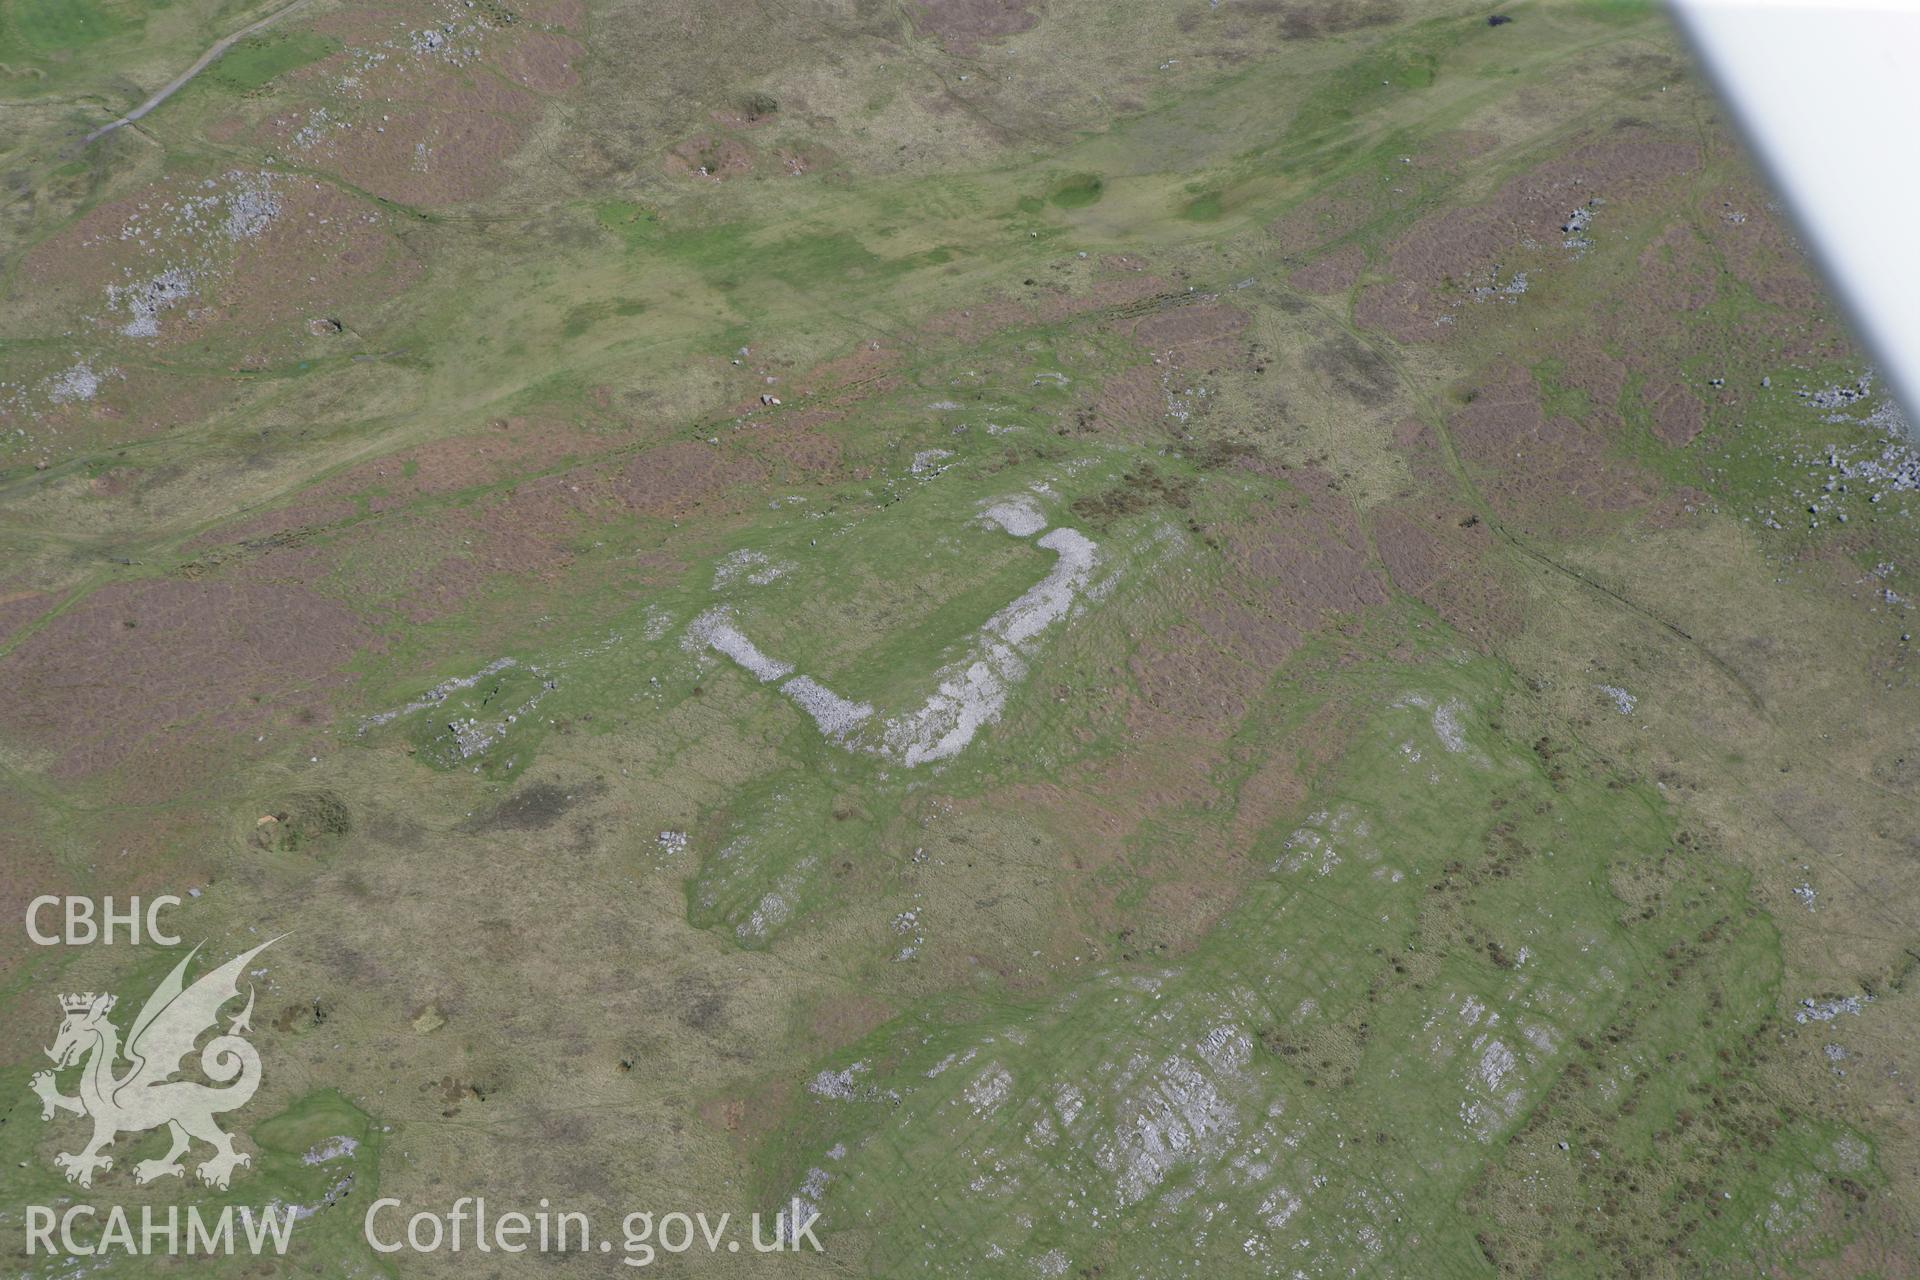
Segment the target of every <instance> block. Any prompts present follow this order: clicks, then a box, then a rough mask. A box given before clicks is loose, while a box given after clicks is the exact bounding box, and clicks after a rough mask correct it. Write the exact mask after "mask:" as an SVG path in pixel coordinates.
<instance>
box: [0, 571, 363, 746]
mask: <svg viewBox="0 0 1920 1280" xmlns="http://www.w3.org/2000/svg"><path fill="white" fill-rule="evenodd" d="M371 639H372V637H371V636H370V634H369V633H368V631H367V628H366V626H365V625H364V624H363V623H362V622H361V621H360V620H359V619H358V618H357V617H356V616H354V614H353V613H352V611H350V610H349V609H347V608H346V606H344V605H342V604H340V603H338V602H336V601H332V600H328V599H326V598H324V597H322V596H320V595H318V594H316V593H314V592H313V591H310V590H308V589H306V588H304V587H300V586H294V585H287V584H285V583H278V582H238V581H227V582H181V581H171V580H162V581H146V582H131V583H115V584H112V585H110V586H106V587H102V588H101V589H100V590H98V591H96V592H94V593H93V594H92V595H90V596H88V597H87V598H86V599H85V600H83V601H81V602H80V603H79V604H77V605H75V606H74V607H73V608H71V609H69V610H67V611H66V612H65V613H63V614H61V615H60V616H59V617H57V618H55V619H53V620H52V621H51V622H49V623H48V624H47V625H46V626H45V627H44V628H42V629H41V630H40V631H38V632H36V633H35V634H33V635H32V636H30V637H28V638H27V639H26V640H25V641H23V642H22V643H21V644H20V645H19V647H18V648H16V649H14V650H13V651H12V652H11V653H9V654H7V655H6V656H5V657H4V658H0V725H4V726H5V728H6V730H7V731H8V732H10V733H15V734H18V735H20V736H21V737H22V738H24V739H25V740H27V741H28V742H30V743H32V744H34V745H35V746H39V747H42V748H45V749H47V750H50V751H53V752H55V753H56V754H57V757H58V758H57V761H56V763H55V765H54V767H53V773H54V775H55V776H57V777H61V778H75V777H83V776H86V775H88V774H92V773H96V772H98V771H99V770H101V769H105V768H108V767H111V766H115V765H118V764H121V763H122V762H127V761H130V760H133V759H134V758H136V757H141V756H146V757H152V756H156V755H158V756H164V757H166V758H168V759H174V758H177V755H178V753H181V752H185V751H189V750H191V749H193V745H194V742H195V740H196V739H199V738H202V737H208V738H212V739H218V738H220V737H223V736H224V737H227V738H229V739H231V738H234V737H236V736H238V735H241V734H245V733H249V732H259V731H262V730H264V728H265V727H266V726H267V725H268V724H269V723H270V722H271V721H273V720H274V719H275V718H276V717H277V716H278V715H282V714H287V713H290V712H297V711H299V710H301V709H302V708H306V709H312V708H314V707H316V706H317V705H318V703H319V700H320V697H321V694H322V692H323V691H324V690H326V689H329V688H331V687H335V686H338V685H340V684H342V683H344V676H343V674H342V670H343V668H344V667H345V665H346V663H347V662H348V661H349V660H351V659H352V658H353V656H354V655H355V654H356V653H358V652H359V651H360V650H361V649H362V648H363V647H365V646H366V645H367V644H368V643H369V642H370V640H371ZM256 698H257V699H258V700H257V701H256Z"/></svg>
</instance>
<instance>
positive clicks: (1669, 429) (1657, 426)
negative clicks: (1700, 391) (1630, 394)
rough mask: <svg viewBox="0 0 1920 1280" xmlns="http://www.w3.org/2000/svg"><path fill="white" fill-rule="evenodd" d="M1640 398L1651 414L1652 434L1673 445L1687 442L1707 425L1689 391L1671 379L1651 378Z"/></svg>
mask: <svg viewBox="0 0 1920 1280" xmlns="http://www.w3.org/2000/svg"><path fill="white" fill-rule="evenodd" d="M1640 399H1641V401H1642V402H1643V403H1644V404H1645V405H1646V406H1647V412H1648V413H1649V414H1651V415H1652V417H1653V433H1654V434H1655V435H1657V436H1659V437H1660V439H1661V440H1662V441H1664V442H1666V443H1667V444H1670V445H1673V446H1675V447H1676V448H1677V447H1679V446H1681V445H1685V444H1688V443H1690V442H1691V441H1692V440H1693V438H1694V437H1695V436H1697V435H1699V434H1700V428H1701V427H1702V426H1704V425H1705V424H1706V409H1705V408H1704V407H1703V406H1702V405H1701V403H1700V401H1699V400H1698V399H1697V398H1695V396H1694V395H1693V393H1692V392H1690V391H1688V390H1687V389H1686V388H1685V387H1683V386H1681V385H1680V384H1679V383H1678V382H1676V381H1674V380H1673V379H1672V378H1664V377H1663V378H1651V379H1648V380H1647V381H1646V382H1645V383H1643V384H1642V385H1641V387H1640Z"/></svg>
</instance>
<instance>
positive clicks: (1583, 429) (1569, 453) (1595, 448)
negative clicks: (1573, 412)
mask: <svg viewBox="0 0 1920 1280" xmlns="http://www.w3.org/2000/svg"><path fill="white" fill-rule="evenodd" d="M1470 394H1471V396H1472V400H1471V401H1470V403H1468V404H1467V405H1466V406H1465V407H1464V408H1462V409H1460V410H1459V411H1458V412H1457V413H1455V414H1454V416H1453V418H1452V421H1451V422H1450V424H1449V432H1450V433H1451V435H1452V437H1453V443H1454V448H1455V449H1456V450H1457V451H1458V452H1459V455H1460V458H1461V460H1462V461H1463V462H1464V463H1466V465H1467V467H1468V468H1469V470H1470V471H1471V472H1472V473H1473V475H1474V480H1475V484H1476V486H1477V487H1478V488H1479V489H1480V491H1481V493H1482V494H1484V495H1485V497H1486V499H1487V501H1488V502H1489V503H1490V504H1491V505H1492V506H1493V508H1494V509H1495V510H1496V511H1498V512H1499V513H1500V517H1501V519H1503V520H1506V521H1508V522H1510V523H1514V524H1516V525H1519V526H1521V528H1522V529H1523V531H1525V532H1527V533H1530V534H1531V533H1541V532H1552V533H1556V534H1565V533H1569V532H1574V531H1577V530H1579V529H1581V528H1583V527H1586V526H1587V525H1589V524H1590V523H1591V522H1590V521H1587V520H1584V519H1583V518H1582V517H1583V516H1584V515H1591V514H1601V513H1614V512H1624V511H1628V510H1631V509H1634V508H1636V507H1642V506H1645V505H1646V504H1647V503H1648V502H1649V501H1650V500H1651V499H1652V498H1653V496H1654V495H1655V493H1656V492H1657V482H1656V481H1654V480H1653V478H1652V477H1649V476H1647V475H1645V474H1643V473H1642V472H1641V471H1640V470H1639V469H1638V468H1637V467H1635V466H1633V465H1632V464H1631V463H1628V462H1625V461H1622V460H1619V459H1617V458H1615V457H1614V456H1612V451H1611V448H1610V442H1609V440H1608V438H1607V436H1606V433H1605V432H1603V431H1602V430H1600V428H1599V427H1598V426H1596V425H1594V423H1595V422H1600V421H1603V420H1605V419H1607V418H1610V417H1611V416H1612V415H1611V414H1595V415H1592V419H1593V420H1592V421H1590V422H1588V423H1581V422H1576V421H1574V420H1573V419H1571V418H1566V417H1560V416H1555V417H1552V418H1549V417H1547V416H1546V415H1545V414H1544V413H1543V412H1542V410H1541V407H1540V400H1539V396H1538V393H1537V392H1536V390H1535V388H1534V384H1533V379H1532V378H1531V377H1530V376H1529V375H1528V374H1527V372H1526V371H1525V370H1524V369H1521V368H1519V367H1518V366H1515V365H1511V364H1505V365H1496V366H1494V367H1493V368H1491V369H1489V370H1488V371H1486V372H1485V373H1484V374H1482V375H1481V376H1480V378H1479V379H1477V381H1476V382H1475V384H1474V386H1473V388H1472V390H1471V392H1470Z"/></svg>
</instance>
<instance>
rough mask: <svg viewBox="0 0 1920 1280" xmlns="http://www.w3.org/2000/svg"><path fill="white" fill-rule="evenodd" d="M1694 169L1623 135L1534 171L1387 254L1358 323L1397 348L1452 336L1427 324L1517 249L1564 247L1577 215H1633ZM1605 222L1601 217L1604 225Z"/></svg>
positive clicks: (1673, 144)
mask: <svg viewBox="0 0 1920 1280" xmlns="http://www.w3.org/2000/svg"><path fill="white" fill-rule="evenodd" d="M1698 164H1699V150H1698V148H1697V147H1695V146H1694V145H1693V144H1692V143H1687V142H1678V141H1670V140H1667V139H1663V138H1660V137H1658V136H1656V135H1653V134H1651V133H1650V132H1647V131H1644V130H1637V129H1634V130H1626V131H1622V132H1620V133H1617V134H1616V135H1615V136H1612V137H1608V138H1604V139H1598V140H1595V141H1590V142H1587V143H1585V144H1583V145H1581V146H1578V147H1576V148H1574V149H1573V150H1572V151H1570V152H1568V153H1567V154H1566V155H1564V156H1561V157H1560V158H1558V159H1555V160H1550V161H1547V162H1545V163H1543V164H1541V165H1538V166H1536V167H1535V168H1534V169H1532V170H1531V171H1529V172H1527V173H1524V174H1522V175H1520V176H1519V177H1517V178H1514V179H1513V180H1511V181H1510V182H1508V183H1507V184H1506V185H1505V186H1503V187H1502V188H1501V189H1500V190H1499V191H1498V192H1497V193H1496V194H1495V195H1494V196H1493V198H1492V199H1491V200H1488V201H1486V202H1485V203H1483V204H1478V205H1472V206H1468V207H1466V208H1459V209H1449V210H1446V211H1444V212H1440V213H1435V214H1431V215H1429V216H1428V217H1426V218H1423V219H1422V220H1421V221H1420V222H1418V223H1416V224H1415V225H1414V226H1413V227H1412V228H1410V229H1409V230H1408V231H1407V232H1406V233H1405V234H1404V235H1402V236H1401V237H1400V238H1399V239H1398V240H1397V241H1395V242H1394V244H1393V245H1392V246H1391V247H1390V248H1389V250H1388V257H1387V269H1388V271H1389V273H1390V274H1391V275H1392V276H1393V281H1392V283H1390V284H1387V285H1378V286H1375V287H1373V288H1371V289H1368V290H1367V291H1366V292H1365V293H1364V294H1363V295H1362V297H1361V304H1362V306H1361V311H1363V312H1364V320H1365V322H1366V323H1367V324H1368V325H1369V326H1370V327H1374V328H1378V329H1382V330H1384V331H1386V332H1388V333H1390V334H1392V335H1393V336H1394V337H1396V338H1399V339H1400V340H1402V341H1435V340H1438V339H1441V338H1444V337H1445V336H1446V334H1447V331H1448V328H1449V326H1446V325H1436V324H1435V323H1434V320H1435V319H1436V318H1438V317H1439V316H1442V315H1448V314H1453V313H1454V312H1455V310H1456V308H1454V307H1453V306H1452V305H1451V304H1452V303H1453V302H1455V301H1457V300H1458V298H1459V296H1460V295H1461V292H1462V290H1464V289H1465V288H1468V287H1471V286H1472V285H1475V284H1481V283H1485V282H1486V281H1487V280H1488V279H1489V277H1490V274H1491V272H1492V271H1493V269H1494V267H1495V266H1496V265H1498V264H1499V263H1500V262H1501V261H1502V259H1503V258H1504V257H1505V256H1507V255H1508V254H1510V253H1511V252H1513V251H1514V250H1515V249H1518V248H1522V247H1525V246H1529V245H1531V246H1536V247H1537V246H1543V245H1551V246H1556V247H1557V246H1558V245H1559V243H1560V242H1561V241H1562V240H1563V239H1564V238H1565V233H1564V232H1562V231H1561V229H1560V228H1561V226H1562V225H1563V224H1564V223H1565V222H1566V220H1567V218H1568V217H1569V216H1570V215H1571V214H1572V213H1573V211H1574V210H1575V209H1576V208H1579V207H1581V206H1583V205H1585V204H1586V203H1587V202H1588V201H1590V200H1592V199H1594V198H1596V197H1599V198H1602V199H1604V200H1606V201H1607V202H1608V205H1609V206H1623V207H1624V210H1630V209H1631V207H1632V205H1633V204H1634V202H1636V201H1637V200H1639V199H1641V198H1642V197H1644V196H1646V195H1647V194H1648V193H1650V192H1652V191H1654V190H1655V189H1657V188H1658V187H1659V186H1661V185H1662V184H1664V183H1666V182H1668V181H1669V180H1671V179H1674V178H1677V177H1679V176H1680V175H1682V174H1685V173H1688V172H1690V171H1692V170H1693V169H1694V168H1696V167H1697V165H1698ZM1608 213H1609V210H1608V209H1605V208H1603V209H1602V210H1601V216H1602V217H1605V216H1608ZM1612 216H1615V217H1618V216H1621V211H1616V212H1614V213H1613V215H1612Z"/></svg>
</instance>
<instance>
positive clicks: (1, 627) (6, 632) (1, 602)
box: [0, 591, 55, 645]
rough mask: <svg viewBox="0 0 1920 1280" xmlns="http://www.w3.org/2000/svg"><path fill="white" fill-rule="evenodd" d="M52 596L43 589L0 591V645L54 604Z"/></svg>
mask: <svg viewBox="0 0 1920 1280" xmlns="http://www.w3.org/2000/svg"><path fill="white" fill-rule="evenodd" d="M54 603H55V600H54V597H53V596H51V595H49V594H47V593H46V592H44V591H8V592H5V593H0V645H3V644H5V643H6V642H7V641H9V640H11V639H12V638H13V633H14V632H16V631H18V630H19V629H20V628H22V627H24V626H26V625H27V624H28V623H30V622H32V621H33V620H34V619H35V618H38V617H39V616H40V615H41V614H43V613H45V612H46V611H47V610H48V609H51V608H52V607H53V606H54Z"/></svg>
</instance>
